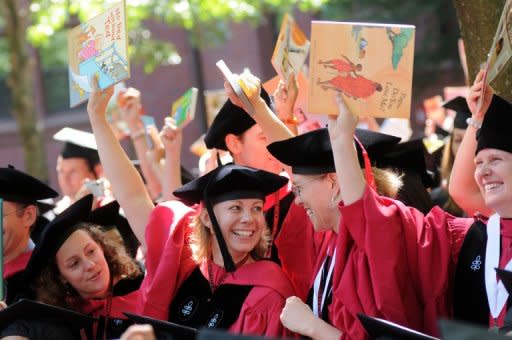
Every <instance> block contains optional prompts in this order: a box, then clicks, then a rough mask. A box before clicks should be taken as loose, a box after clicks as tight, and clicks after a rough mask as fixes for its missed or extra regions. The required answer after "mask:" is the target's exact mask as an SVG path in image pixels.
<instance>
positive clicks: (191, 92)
mask: <svg viewBox="0 0 512 340" xmlns="http://www.w3.org/2000/svg"><path fill="white" fill-rule="evenodd" d="M197 93H198V90H197V89H196V88H195V87H191V88H190V89H188V90H187V91H186V92H185V93H184V94H183V95H182V96H181V97H180V98H178V99H177V100H176V101H175V102H174V103H173V104H172V109H171V117H172V118H173V119H174V121H175V123H176V126H177V127H179V128H183V127H185V125H187V124H188V123H189V122H190V121H192V120H193V119H194V115H195V113H196V105H197Z"/></svg>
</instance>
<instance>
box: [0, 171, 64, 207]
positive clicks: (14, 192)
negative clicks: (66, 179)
mask: <svg viewBox="0 0 512 340" xmlns="http://www.w3.org/2000/svg"><path fill="white" fill-rule="evenodd" d="M58 195H59V194H58V193H57V192H56V191H55V190H53V189H52V188H50V187H49V186H48V185H46V184H44V183H43V182H41V181H40V180H38V179H36V178H34V177H32V176H30V175H28V174H26V173H24V172H21V171H19V170H16V169H15V168H14V167H13V166H11V165H9V166H8V167H6V168H0V198H2V199H3V200H5V201H9V202H16V203H22V204H36V201H37V200H41V199H45V198H54V197H57V196H58Z"/></svg>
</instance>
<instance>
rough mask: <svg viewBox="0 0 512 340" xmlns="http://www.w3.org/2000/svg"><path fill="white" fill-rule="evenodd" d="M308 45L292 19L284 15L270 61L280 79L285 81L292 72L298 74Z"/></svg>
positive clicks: (307, 50) (307, 41)
mask: <svg viewBox="0 0 512 340" xmlns="http://www.w3.org/2000/svg"><path fill="white" fill-rule="evenodd" d="M309 44H310V43H309V40H308V39H307V37H306V35H305V34H304V32H302V30H301V29H300V27H299V26H298V25H297V23H296V22H295V20H294V19H293V17H292V16H291V15H289V14H286V15H285V16H284V18H283V22H282V23H281V30H280V31H279V36H278V37H277V42H276V46H275V47H274V53H273V54H272V59H271V62H272V66H274V69H275V70H276V72H277V74H279V76H280V77H281V79H283V80H286V81H287V80H288V77H289V76H290V73H292V72H293V73H294V74H295V75H297V74H299V72H300V71H301V68H302V66H303V65H304V62H305V61H306V58H307V56H308V52H309Z"/></svg>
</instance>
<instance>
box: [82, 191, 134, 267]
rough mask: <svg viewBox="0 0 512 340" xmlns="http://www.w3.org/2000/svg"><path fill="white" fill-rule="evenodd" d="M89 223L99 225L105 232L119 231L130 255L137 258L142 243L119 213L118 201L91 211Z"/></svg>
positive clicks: (88, 218)
mask: <svg viewBox="0 0 512 340" xmlns="http://www.w3.org/2000/svg"><path fill="white" fill-rule="evenodd" d="M87 222H91V223H94V224H97V225H99V226H101V227H103V229H104V230H111V229H117V230H118V231H119V234H120V235H121V237H122V239H123V242H124V245H125V247H126V250H127V252H128V254H129V255H130V256H132V257H133V258H135V256H136V255H137V249H138V248H139V246H140V242H139V240H138V239H137V236H135V234H134V233H133V230H132V228H131V227H130V224H129V223H128V220H127V219H126V218H125V217H124V216H122V215H121V214H120V213H119V203H118V202H117V201H112V202H110V203H108V204H106V205H104V206H102V207H99V208H97V209H94V210H93V211H91V214H90V215H89V216H88V217H87Z"/></svg>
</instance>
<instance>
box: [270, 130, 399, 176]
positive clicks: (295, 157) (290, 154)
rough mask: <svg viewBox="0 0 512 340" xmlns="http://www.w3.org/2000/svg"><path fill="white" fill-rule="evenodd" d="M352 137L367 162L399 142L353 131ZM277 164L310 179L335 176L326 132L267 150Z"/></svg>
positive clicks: (302, 137) (359, 154) (281, 142)
mask: <svg viewBox="0 0 512 340" xmlns="http://www.w3.org/2000/svg"><path fill="white" fill-rule="evenodd" d="M355 135H356V137H357V138H358V139H359V141H360V142H361V144H363V146H364V148H365V149H366V151H367V152H368V156H369V157H370V160H371V161H374V159H376V158H378V157H379V155H380V154H382V153H383V152H384V151H386V150H388V149H389V148H391V147H392V146H393V145H394V144H396V143H398V142H399V141H400V138H398V137H395V136H391V135H386V134H383V133H379V132H373V131H370V130H364V129H356V132H355ZM267 149H268V150H269V151H270V153H271V154H272V155H273V156H274V157H275V158H277V159H278V160H279V161H280V162H281V163H284V164H286V165H289V166H291V167H292V172H293V173H296V174H303V175H312V174H323V173H329V172H335V168H334V157H333V154H332V147H331V140H330V139H329V132H328V131H327V128H322V129H317V130H313V131H310V132H307V133H304V134H301V135H298V136H296V137H292V138H290V139H286V140H283V141H279V142H274V143H272V144H270V145H268V146H267ZM356 149H357V154H358V158H359V164H361V166H362V165H363V164H364V161H363V156H362V151H361V148H360V146H359V144H358V143H356Z"/></svg>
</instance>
